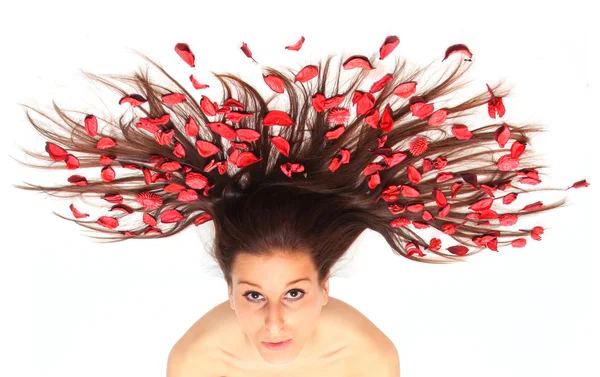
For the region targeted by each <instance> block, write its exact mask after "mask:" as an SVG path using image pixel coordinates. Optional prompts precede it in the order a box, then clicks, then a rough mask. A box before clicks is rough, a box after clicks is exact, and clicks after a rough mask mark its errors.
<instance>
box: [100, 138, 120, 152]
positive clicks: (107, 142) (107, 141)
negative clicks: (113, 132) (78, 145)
mask: <svg viewBox="0 0 600 377" xmlns="http://www.w3.org/2000/svg"><path fill="white" fill-rule="evenodd" d="M116 145H117V143H115V141H114V140H113V139H111V138H110V137H103V138H102V139H100V140H98V143H96V148H98V149H108V148H112V147H114V146H116Z"/></svg>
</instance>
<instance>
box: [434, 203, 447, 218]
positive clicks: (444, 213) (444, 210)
mask: <svg viewBox="0 0 600 377" xmlns="http://www.w3.org/2000/svg"><path fill="white" fill-rule="evenodd" d="M448 213H450V204H446V205H445V206H444V207H442V209H440V210H439V211H438V213H437V215H438V217H446V216H448Z"/></svg>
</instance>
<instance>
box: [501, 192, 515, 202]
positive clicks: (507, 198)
mask: <svg viewBox="0 0 600 377" xmlns="http://www.w3.org/2000/svg"><path fill="white" fill-rule="evenodd" d="M517 195H518V194H517V193H515V192H511V193H509V194H507V195H506V196H504V197H503V198H502V203H504V204H510V203H512V202H514V201H515V200H516V199H517Z"/></svg>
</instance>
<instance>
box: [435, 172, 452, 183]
mask: <svg viewBox="0 0 600 377" xmlns="http://www.w3.org/2000/svg"><path fill="white" fill-rule="evenodd" d="M452 178H454V174H452V173H447V172H443V173H438V175H437V176H436V178H435V181H436V182H437V183H440V182H444V181H447V180H449V179H452Z"/></svg>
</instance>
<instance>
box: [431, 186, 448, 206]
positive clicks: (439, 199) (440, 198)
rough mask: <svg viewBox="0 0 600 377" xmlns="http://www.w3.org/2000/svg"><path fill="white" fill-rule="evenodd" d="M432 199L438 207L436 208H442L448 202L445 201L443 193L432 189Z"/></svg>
mask: <svg viewBox="0 0 600 377" xmlns="http://www.w3.org/2000/svg"><path fill="white" fill-rule="evenodd" d="M432 196H433V199H434V200H435V203H436V204H437V205H438V207H444V206H445V205H446V204H448V202H447V201H446V197H445V196H444V193H443V192H441V191H440V190H438V189H433V193H432Z"/></svg>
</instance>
